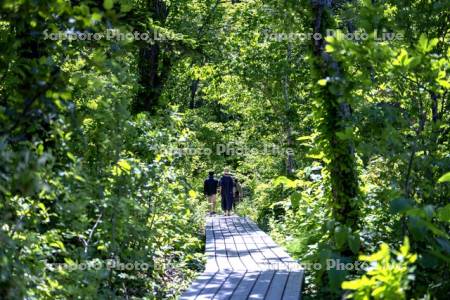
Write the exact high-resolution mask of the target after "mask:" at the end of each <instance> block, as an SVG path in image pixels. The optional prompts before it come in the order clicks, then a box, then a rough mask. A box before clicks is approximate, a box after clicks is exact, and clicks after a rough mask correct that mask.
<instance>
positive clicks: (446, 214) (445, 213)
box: [437, 204, 450, 222]
mask: <svg viewBox="0 0 450 300" xmlns="http://www.w3.org/2000/svg"><path fill="white" fill-rule="evenodd" d="M437 217H438V219H439V220H440V221H442V222H450V204H447V205H446V206H445V207H441V208H439V209H438V210H437Z"/></svg>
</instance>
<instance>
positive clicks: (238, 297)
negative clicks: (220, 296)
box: [230, 272, 261, 300]
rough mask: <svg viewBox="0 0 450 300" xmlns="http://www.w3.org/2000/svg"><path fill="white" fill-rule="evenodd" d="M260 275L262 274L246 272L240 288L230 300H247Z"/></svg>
mask: <svg viewBox="0 0 450 300" xmlns="http://www.w3.org/2000/svg"><path fill="white" fill-rule="evenodd" d="M260 273H261V272H246V273H245V276H244V277H243V278H242V280H241V282H240V283H239V285H238V287H237V288H236V289H235V290H234V292H233V294H232V296H231V298H230V300H242V299H247V297H248V296H249V295H250V292H251V291H252V289H253V286H254V285H255V284H256V281H257V280H258V278H259V274H260Z"/></svg>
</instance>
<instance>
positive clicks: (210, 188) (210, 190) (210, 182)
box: [203, 172, 219, 215]
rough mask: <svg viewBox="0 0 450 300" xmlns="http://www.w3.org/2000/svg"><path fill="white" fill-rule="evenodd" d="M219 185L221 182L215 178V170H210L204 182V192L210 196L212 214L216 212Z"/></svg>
mask: <svg viewBox="0 0 450 300" xmlns="http://www.w3.org/2000/svg"><path fill="white" fill-rule="evenodd" d="M218 185H219V182H218V181H217V180H216V179H214V172H209V176H208V179H206V180H205V182H204V184H203V192H204V193H205V196H206V197H207V198H208V201H209V205H210V209H209V214H210V215H214V214H216V194H217V187H218Z"/></svg>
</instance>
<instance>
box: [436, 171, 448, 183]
mask: <svg viewBox="0 0 450 300" xmlns="http://www.w3.org/2000/svg"><path fill="white" fill-rule="evenodd" d="M438 182H439V183H443V182H450V172H448V173H445V174H444V175H442V176H441V178H439V180H438Z"/></svg>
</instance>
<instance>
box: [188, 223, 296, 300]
mask: <svg viewBox="0 0 450 300" xmlns="http://www.w3.org/2000/svg"><path fill="white" fill-rule="evenodd" d="M205 254H206V255H207V263H206V267H205V271H204V272H203V273H202V274H201V275H200V276H199V277H198V278H197V279H196V280H195V281H194V282H193V283H192V285H191V286H190V288H189V289H188V290H187V291H186V292H184V293H183V295H181V297H180V299H182V300H186V299H220V300H221V299H233V300H241V299H267V300H277V299H280V300H288V299H289V300H294V299H295V300H298V299H301V287H302V283H303V275H304V272H303V269H301V266H300V265H299V264H297V263H296V262H295V261H294V260H293V259H292V258H291V257H290V256H289V255H288V254H287V253H286V252H285V251H284V250H283V249H281V248H280V247H279V246H278V245H277V244H276V243H275V242H274V241H273V240H272V239H271V238H270V237H269V236H268V235H267V234H265V233H264V232H263V231H261V230H260V229H259V228H258V226H257V225H256V224H255V223H254V222H253V221H251V220H250V219H248V218H242V217H237V216H230V217H226V216H216V217H212V218H208V219H207V223H206V249H205Z"/></svg>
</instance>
